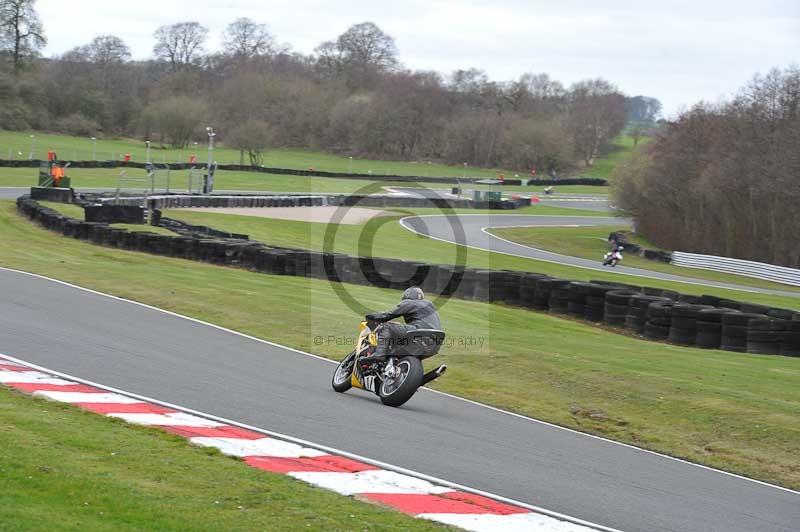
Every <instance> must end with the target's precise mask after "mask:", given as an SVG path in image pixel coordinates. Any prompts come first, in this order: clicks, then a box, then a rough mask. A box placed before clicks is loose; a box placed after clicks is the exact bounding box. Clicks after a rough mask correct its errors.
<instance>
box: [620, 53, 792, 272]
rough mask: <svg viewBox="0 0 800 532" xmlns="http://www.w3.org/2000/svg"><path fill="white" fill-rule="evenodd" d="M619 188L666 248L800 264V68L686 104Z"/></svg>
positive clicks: (624, 172)
mask: <svg viewBox="0 0 800 532" xmlns="http://www.w3.org/2000/svg"><path fill="white" fill-rule="evenodd" d="M614 196H615V198H616V203H617V205H619V207H620V208H622V209H623V210H624V211H625V212H626V213H627V214H629V215H630V216H632V217H633V218H634V220H635V222H636V229H637V230H638V231H639V232H641V233H642V234H644V235H645V236H646V237H647V238H648V239H650V240H651V241H652V242H654V243H655V244H657V245H659V246H662V247H664V248H667V249H674V250H680V251H690V252H698V253H706V254H712V255H723V256H727V257H736V258H742V259H750V260H756V261H763V262H768V263H773V264H779V265H783V266H789V267H794V268H797V267H800V208H798V205H800V69H798V68H797V67H790V68H787V69H785V70H773V71H771V72H770V73H769V74H767V75H766V76H763V77H760V76H757V77H755V78H754V79H753V80H752V81H751V82H750V83H749V84H748V85H747V86H746V87H744V88H743V89H742V90H741V91H740V92H739V93H738V95H737V96H736V97H735V98H734V99H733V100H732V101H730V102H728V103H724V104H717V105H712V104H708V103H701V104H698V105H696V106H695V107H693V108H692V109H690V110H689V111H687V112H685V113H683V114H682V115H681V116H680V117H679V118H678V120H677V121H675V122H673V123H670V124H669V125H667V126H665V127H664V128H662V129H661V130H660V131H659V133H658V134H657V136H656V138H655V140H654V141H653V142H651V143H649V144H648V145H647V146H646V147H645V148H643V149H642V150H641V151H640V153H639V154H638V155H637V157H636V158H635V159H634V160H632V161H631V162H630V163H629V164H627V165H626V166H624V167H621V168H619V169H618V175H617V181H616V186H615V190H614Z"/></svg>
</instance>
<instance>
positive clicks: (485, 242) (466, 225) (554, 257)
mask: <svg viewBox="0 0 800 532" xmlns="http://www.w3.org/2000/svg"><path fill="white" fill-rule="evenodd" d="M400 223H401V224H402V225H403V227H405V228H406V229H409V230H411V231H413V232H415V233H419V234H422V235H427V236H430V237H432V238H436V239H439V240H444V241H446V242H453V243H459V244H462V245H466V246H469V247H472V248H477V249H482V250H486V251H493V252H496V253H505V254H508V255H516V256H519V257H527V258H531V259H538V260H546V261H549V262H557V263H560V264H569V265H572V266H579V267H582V268H589V269H592V270H598V271H604V272H618V273H624V274H628V275H638V276H641V277H649V278H652V279H664V280H667V281H678V282H683V283H692V284H700V285H704V286H714V287H717V288H732V289H737V290H746V291H749V292H755V291H758V292H763V293H766V294H776V295H783V296H793V297H800V292H792V291H788V290H785V291H784V290H773V289H765V288H759V289H755V288H752V287H747V286H741V285H735V284H730V283H721V282H716V281H707V280H702V279H697V278H694V277H684V276H680V275H672V274H669V273H662V272H657V271H652V270H644V269H641V268H630V267H627V266H624V265H620V266H617V267H615V268H611V267H609V266H603V265H602V257H597V260H588V259H581V258H578V257H570V256H567V255H560V254H558V253H552V252H550V251H544V250H541V249H536V248H532V247H529V246H524V245H522V244H517V243H514V242H510V241H508V240H505V239H502V238H499V237H496V236H494V235H492V234H489V233H487V232H486V231H484V229H485V228H496V227H521V226H526V227H536V226H539V227H548V226H549V227H558V226H581V225H584V226H590V225H624V224H625V220H624V219H621V218H614V217H601V216H535V215H524V214H521V215H517V214H502V215H494V214H464V215H447V216H444V215H442V216H410V217H407V218H404V219H402V220H401V221H400ZM459 224H460V225H461V228H462V229H463V234H464V241H459V239H458V238H457V237H456V236H455V234H456V231H455V230H454V228H456V227H458V225H459ZM623 255H624V252H623ZM623 264H624V258H623Z"/></svg>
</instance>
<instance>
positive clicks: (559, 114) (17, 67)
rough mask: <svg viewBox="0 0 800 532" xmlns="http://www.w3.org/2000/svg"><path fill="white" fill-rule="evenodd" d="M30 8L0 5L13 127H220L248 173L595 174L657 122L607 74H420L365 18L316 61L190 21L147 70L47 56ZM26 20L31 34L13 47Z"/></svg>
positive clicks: (135, 131) (103, 43)
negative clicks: (365, 163) (414, 166)
mask: <svg viewBox="0 0 800 532" xmlns="http://www.w3.org/2000/svg"><path fill="white" fill-rule="evenodd" d="M33 5H34V0H0V27H1V29H2V31H3V32H4V34H5V35H6V36H7V38H0V44H2V45H3V47H4V50H5V52H4V53H5V58H6V61H5V64H4V70H3V71H2V75H0V127H2V128H5V129H13V130H27V129H43V130H50V131H58V132H63V133H68V134H73V135H86V136H120V135H125V136H131V137H138V138H142V139H151V140H153V141H160V142H163V143H165V144H169V145H172V146H174V147H183V146H186V145H187V144H189V143H191V142H197V141H199V142H204V141H205V140H206V137H205V131H204V130H205V127H206V126H213V127H214V128H215V129H216V131H217V134H218V137H217V139H218V140H220V141H222V142H223V143H225V144H226V145H228V146H231V147H234V148H238V149H240V150H241V153H242V155H243V159H244V161H245V162H250V163H252V164H260V163H261V161H262V155H261V154H262V153H263V151H264V149H265V148H268V147H301V148H311V149H319V150H327V151H331V152H336V153H340V154H346V155H352V156H358V157H376V158H388V159H401V160H437V161H445V162H449V163H453V164H462V163H467V164H469V165H471V166H484V167H506V168H515V169H519V170H521V171H529V170H530V169H531V168H536V169H537V171H538V172H539V173H540V174H542V173H545V172H546V173H550V174H551V175H557V174H558V173H559V172H560V171H562V170H565V169H567V168H570V167H573V166H574V165H576V164H579V165H581V166H583V165H586V166H590V165H591V164H592V162H593V161H594V159H595V157H597V156H598V154H600V153H601V152H602V151H603V150H604V149H605V148H606V147H607V146H608V144H609V142H610V141H611V139H612V138H613V137H614V136H616V135H617V134H619V133H620V131H621V130H622V129H623V127H624V126H625V124H626V122H627V120H628V116H629V115H630V116H634V117H636V118H637V119H638V120H653V119H654V118H655V117H656V116H657V115H658V113H659V111H660V104H659V103H658V101H657V100H655V99H653V98H645V97H636V98H627V97H626V96H625V95H623V94H622V93H621V92H620V91H619V90H617V88H616V87H615V86H614V85H612V84H611V83H609V82H607V81H605V80H602V79H589V80H585V81H581V82H578V83H575V84H573V85H571V86H569V87H565V86H564V85H563V84H561V83H560V82H558V81H556V80H553V79H551V78H550V77H549V76H548V75H547V74H525V75H522V76H521V77H520V78H519V79H517V80H515V81H511V82H496V81H492V80H490V79H489V78H488V77H487V75H486V74H485V73H484V72H482V71H480V70H476V69H465V70H459V71H457V72H454V73H452V74H451V75H448V76H446V77H445V76H442V75H441V74H439V73H437V72H430V71H424V72H423V71H412V70H410V69H407V68H405V67H403V66H402V65H401V64H400V63H399V61H398V52H397V48H396V46H395V42H394V40H393V38H392V37H391V36H389V35H387V34H386V33H384V32H383V31H381V29H380V28H378V27H377V26H376V25H375V24H372V23H370V22H366V23H362V24H356V25H354V26H352V27H351V28H349V29H348V30H347V31H346V32H345V33H343V34H342V35H339V36H338V37H336V38H335V39H333V40H331V41H326V42H323V43H321V44H320V45H319V46H318V47H317V48H316V49H315V51H314V53H313V54H310V55H304V54H300V53H296V52H293V51H292V50H291V48H290V47H289V46H287V45H281V44H278V42H277V41H276V39H275V37H274V36H273V35H272V34H271V33H270V32H269V31H268V29H267V27H266V26H265V25H263V24H258V23H256V22H254V21H252V20H250V19H246V18H243V19H238V20H236V21H234V22H233V23H231V24H230V25H229V26H228V27H227V29H226V31H225V33H224V36H223V43H224V44H223V49H222V50H220V51H215V52H208V51H207V50H206V49H205V43H206V40H207V37H208V30H207V29H206V28H204V27H203V26H201V25H200V24H198V23H196V22H184V23H178V24H174V25H169V26H163V27H161V28H158V29H157V30H156V31H155V33H154V47H153V54H154V57H153V59H151V60H147V61H132V60H131V53H130V50H129V48H128V47H127V45H126V44H125V43H124V42H123V41H122V40H121V39H119V38H117V37H115V36H112V35H104V36H99V37H97V38H95V39H93V40H91V41H90V42H89V43H87V44H86V45H83V46H79V47H77V48H75V49H74V50H71V51H69V52H67V53H65V54H63V55H62V56H60V57H53V58H49V59H38V58H37V56H36V50H37V49H40V48H41V47H42V46H43V44H44V42H45V41H44V38H45V37H44V33H43V29H42V28H41V25H40V24H38V19H37V18H36V13H35V10H34V9H33ZM8 6H11V7H13V6H18V7H19V6H22V8H24V9H23V10H22V12H21V13H22V15H23V17H22V18H21V19H20V18H19V17H16V18H14V17H13V16H10V15H8V14H7V12H8V9H6V8H8ZM4 9H5V11H4ZM12 11H13V10H12ZM3 13H6V15H3ZM17 13H18V14H19V13H20V11H19V9H18V10H17ZM12 14H13V13H12ZM4 16H5V18H3V17H4ZM19 20H23V21H25V20H27V21H28V27H34V28H36V32H34V33H33V34H31V35H32V36H30V37H28V38H26V39H23V42H22V43H17V44H20V46H16V47H15V44H14V39H11V38H10V37H11V35H12V34H15V33H14V28H13V27H12V26H13V24H14V21H19ZM17 33H19V32H17Z"/></svg>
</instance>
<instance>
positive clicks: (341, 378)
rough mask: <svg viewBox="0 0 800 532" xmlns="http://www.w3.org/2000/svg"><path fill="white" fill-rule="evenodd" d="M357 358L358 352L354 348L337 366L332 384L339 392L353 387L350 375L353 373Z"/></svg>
mask: <svg viewBox="0 0 800 532" xmlns="http://www.w3.org/2000/svg"><path fill="white" fill-rule="evenodd" d="M355 359H356V352H355V350H353V351H351V352H350V354H349V355H347V356H346V357H344V359H343V360H342V361H341V362H339V365H338V366H336V371H335V372H333V379H331V386H332V387H333V389H334V390H336V391H337V392H339V393H342V392H346V391H347V390H349V389H350V388H352V387H353V384H352V382H351V380H350V377H351V375H352V374H353V363H354V362H355Z"/></svg>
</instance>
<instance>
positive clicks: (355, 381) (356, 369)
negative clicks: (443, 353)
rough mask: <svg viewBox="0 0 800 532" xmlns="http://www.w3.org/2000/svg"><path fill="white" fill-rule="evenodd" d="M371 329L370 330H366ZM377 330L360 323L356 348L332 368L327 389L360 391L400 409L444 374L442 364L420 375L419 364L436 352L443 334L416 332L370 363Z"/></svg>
mask: <svg viewBox="0 0 800 532" xmlns="http://www.w3.org/2000/svg"><path fill="white" fill-rule="evenodd" d="M370 325H372V327H370ZM377 327H380V325H379V324H378V325H377V326H376V325H375V324H372V323H367V322H365V321H364V322H361V324H360V326H359V335H358V341H357V343H356V348H355V349H354V350H353V351H351V352H350V354H348V355H347V356H346V357H345V358H344V359H343V360H342V361H341V362H339V365H338V366H337V367H336V371H335V372H334V374H333V379H332V380H331V385H332V386H333V389H334V390H336V391H337V392H339V393H342V392H346V391H347V390H349V389H350V388H360V389H362V390H367V391H370V392H372V393H374V394H376V395H377V396H378V397H379V398H380V400H381V402H382V403H383V404H385V405H387V406H395V407H396V406H400V405H402V404H404V403H405V402H406V401H408V400H409V399H411V397H412V396H413V395H414V394H415V393H416V391H417V390H418V389H419V387H420V386H424V385H425V384H428V383H429V382H431V381H433V380H435V379H438V378H439V377H441V376H442V375H443V374H444V372H445V371H446V370H447V366H445V365H444V364H443V365H441V366H439V367H437V368H436V369H434V370H431V371H429V372H428V373H424V370H423V369H422V360H423V359H426V358H429V357H432V356H433V355H435V354H436V353H438V352H439V349H440V348H441V345H442V343H443V341H444V338H445V333H444V331H440V330H437V329H417V330H413V331H408V332H407V333H406V337H405V338H402V339H400V340H399V341H398V342H396V345H394V346H392V349H390V350H389V352H388V355H387V356H386V357H385V360H383V358H384V357H381V359H374V360H373V359H371V357H372V355H373V354H374V353H375V349H376V348H377V346H378V337H377V334H376V330H377Z"/></svg>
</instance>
